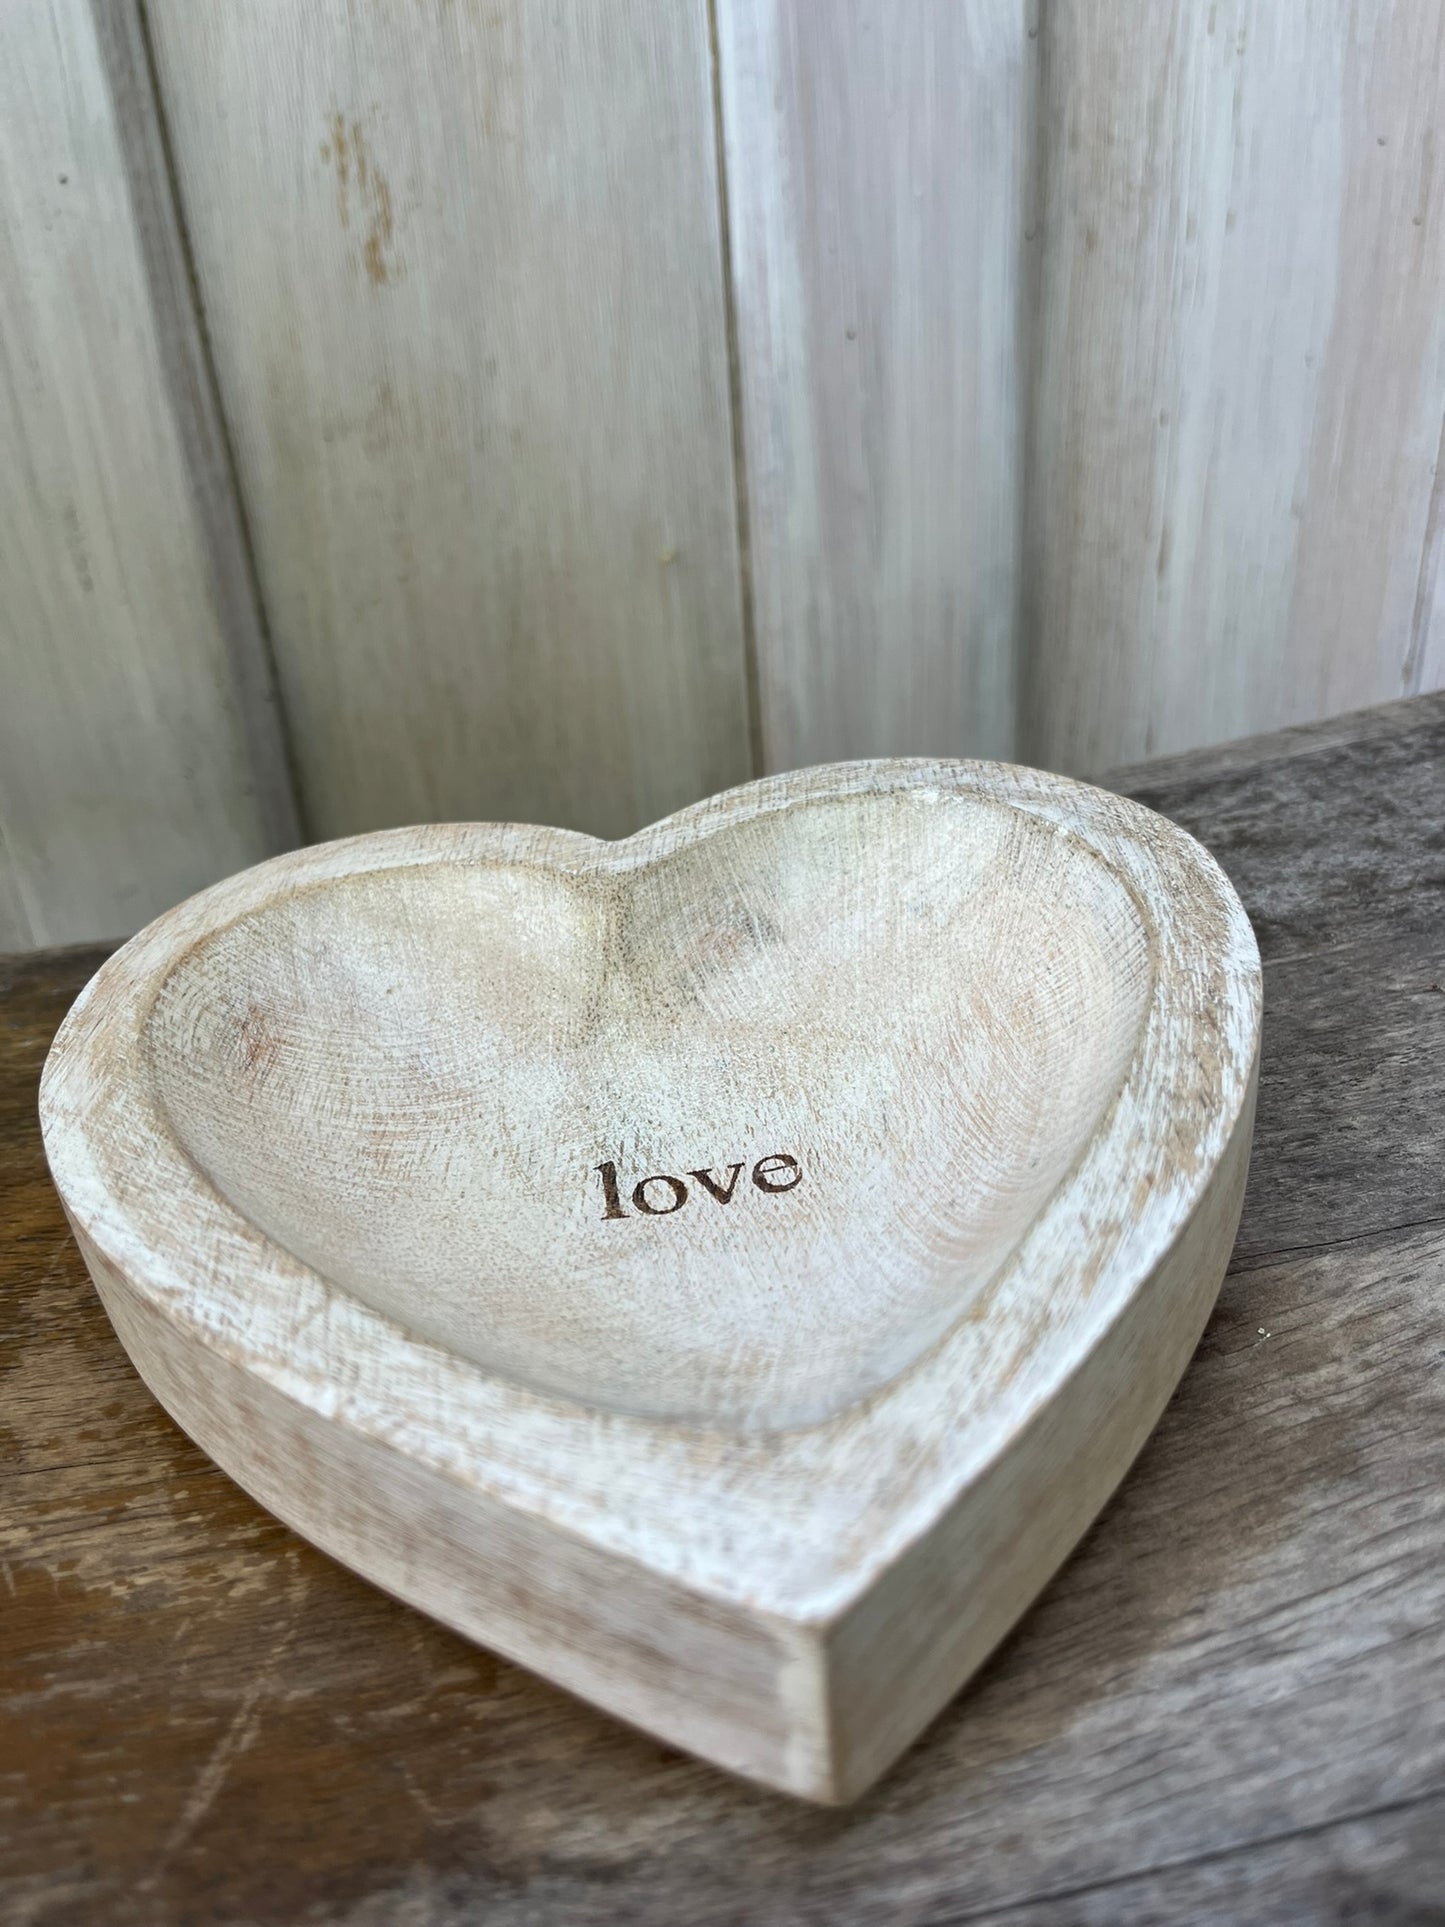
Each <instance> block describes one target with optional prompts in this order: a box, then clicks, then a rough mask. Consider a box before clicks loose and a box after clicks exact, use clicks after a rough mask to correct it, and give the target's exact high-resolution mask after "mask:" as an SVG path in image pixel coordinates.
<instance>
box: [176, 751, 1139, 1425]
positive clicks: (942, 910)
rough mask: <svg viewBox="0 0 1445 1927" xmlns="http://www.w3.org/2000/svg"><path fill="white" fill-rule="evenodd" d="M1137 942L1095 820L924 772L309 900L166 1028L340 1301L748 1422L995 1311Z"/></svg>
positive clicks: (1117, 1079) (427, 869)
mask: <svg viewBox="0 0 1445 1927" xmlns="http://www.w3.org/2000/svg"><path fill="white" fill-rule="evenodd" d="M622 847H624V848H625V846H622ZM1152 957H1153V946H1152V938H1151V933H1150V931H1149V929H1148V927H1147V925H1146V923H1145V921H1144V918H1143V916H1142V915H1141V912H1140V910H1139V908H1138V906H1137V905H1136V903H1135V900H1134V898H1133V897H1132V895H1131V894H1130V893H1129V891H1128V890H1127V889H1126V888H1125V886H1124V885H1123V883H1122V882H1121V881H1120V880H1119V879H1118V877H1117V876H1116V875H1115V874H1114V873H1113V871H1112V870H1110V869H1109V868H1108V867H1107V866H1106V865H1105V864H1104V863H1103V862H1102V861H1101V860H1100V859H1099V858H1098V857H1097V856H1096V855H1095V854H1094V853H1093V852H1092V851H1091V850H1090V849H1089V848H1088V847H1087V846H1086V845H1085V844H1083V843H1082V842H1081V841H1079V840H1078V839H1077V838H1074V837H1072V836H1070V835H1068V834H1066V833H1064V832H1061V831H1059V830H1058V829H1056V828H1054V827H1053V826H1052V825H1050V824H1049V823H1047V822H1046V821H1045V820H1043V819H1042V818H1040V817H1038V816H1035V815H1032V814H1029V813H1027V812H1025V811H1021V810H1015V809H1011V808H1009V807H1007V806H1005V805H1002V804H1000V803H997V802H993V801H990V800H985V799H982V798H979V797H975V796H971V795H968V794H967V793H956V792H950V793H946V794H945V793H942V792H935V791H929V790H923V789H910V790H904V791H898V792H894V793H885V794H867V795H859V796H853V797H846V798H841V799H825V800H817V801H810V802H807V803H802V804H797V805H794V806H792V807H790V808H788V809H786V810H782V811H778V812H776V813H773V814H770V815H764V816H760V817H755V818H752V819H750V820H746V821H742V822H734V823H730V824H727V825H725V826H724V827H722V828H719V829H717V830H715V831H714V832H713V833H712V834H709V835H706V836H704V837H702V838H701V840H697V841H694V842H692V843H690V844H688V845H686V846H685V847H682V848H679V849H677V850H675V851H673V852H672V853H671V854H667V855H662V856H657V857H654V858H653V859H652V860H650V861H648V862H646V863H644V864H641V865H636V866H633V867H623V866H622V865H621V864H620V863H619V862H618V861H617V860H616V857H615V853H612V852H609V851H608V850H606V849H605V848H604V850H603V851H602V853H601V854H599V857H598V860H597V863H596V867H595V868H589V867H586V865H585V862H584V861H581V860H579V861H578V862H577V863H576V864H574V866H573V867H571V868H568V869H560V868H551V867H541V866H533V865H528V864H522V863H513V862H502V861H497V862H492V863H483V862H476V863H465V864H462V863H437V864H432V865H422V866H413V867H407V868H399V869H387V870H377V871H371V872H367V873H362V874H357V875H353V876H349V877H346V878H342V879H340V880H336V881H330V882H324V883H318V884H316V885H314V886H312V887H309V888H306V889H302V890H300V891H296V892H293V893H291V894H289V895H287V896H285V897H283V898H279V899H277V900H275V901H272V902H271V903H269V904H267V905H266V906H265V907H264V908H262V909H261V910H259V911H256V912H254V913H252V914H250V915H248V916H246V917H244V918H242V919H241V920H240V921H238V922H236V923H233V924H231V925H229V926H227V927H225V928H222V929H220V930H218V931H217V932H216V933H215V934H214V935H212V936H210V937H208V938H207V939H206V940H205V941H203V942H202V943H200V944H198V945H197V946H195V947H194V948H193V949H191V950H190V951H189V952H188V953H187V954H186V955H185V956H184V957H183V958H182V960H181V961H180V962H179V963H178V964H177V965H176V967H175V968H174V969H173V970H172V972H171V974H170V976H169V977H168V978H167V980H166V982H165V984H164V985H163V987H162V989H161V992H160V994H159V996H158V998H157V1000H156V1003H155V1005H154V1008H153V1010H152V1013H151V1015H150V1018H149V1020H148V1024H147V1043H148V1049H149V1057H150V1064H151V1069H152V1073H153V1076H154V1079H155V1085H156V1092H157V1096H158V1099H159V1101H160V1103H161V1104H162V1106H163V1107H164V1109H165V1110H166V1112H167V1113H168V1114H169V1118H170V1121H171V1124H172V1126H173V1128H174V1130H175V1132H176V1134H177V1136H178V1138H179V1140H180V1142H181V1143H182V1144H183V1146H184V1147H185V1149H186V1151H187V1152H188V1154H189V1155H190V1157H191V1158H192V1159H193V1161H194V1162H195V1163H196V1164H197V1165H198V1166H199V1167H200V1169H201V1171H202V1172H203V1173H204V1174H205V1175H206V1176H207V1177H208V1178H209V1180H210V1181H211V1183H212V1184H213V1185H214V1186H215V1187H216V1189H217V1190H218V1191H219V1192H220V1193H221V1194H222V1195H223V1196H224V1197H225V1198H226V1199H227V1200H228V1201H229V1202H230V1203H231V1204H232V1205H233V1206H234V1207H235V1208H236V1209H237V1210H239V1211H240V1212H242V1213H243V1214H244V1215H245V1216H246V1217H247V1218H248V1219H250V1220H251V1221H252V1222H253V1223H254V1224H255V1225H256V1226H257V1227H258V1228H259V1229H260V1230H261V1231H262V1232H264V1233H265V1234H266V1235H267V1236H268V1237H270V1238H272V1239H274V1240H276V1241H277V1242H279V1243H280V1244H281V1245H283V1246H284V1247H286V1248H287V1249H288V1250H289V1251H290V1252H292V1253H293V1254H294V1255H295V1256H296V1257H298V1258H300V1259H302V1260H304V1261H305V1262H306V1263H307V1264H309V1265H310V1266H312V1267H314V1268H315V1269H316V1270H317V1271H318V1272H320V1273H322V1274H323V1275H324V1276H325V1277H326V1278H327V1279H329V1280H330V1281H331V1282H332V1284H334V1285H335V1286H337V1287H338V1288H340V1289H341V1290H343V1291H347V1292H351V1293H353V1294H355V1296H356V1297H358V1298H360V1299H362V1300H364V1301H365V1302H366V1303H367V1304H369V1305H371V1306H372V1307H374V1308H375V1309H377V1310H379V1311H382V1312H385V1313H387V1314H389V1315H390V1316H392V1317H394V1318H396V1319H398V1320H400V1321H401V1322H402V1323H403V1324H405V1325H407V1326H408V1327H410V1328H411V1329H412V1330H414V1331H416V1332H418V1333H420V1334H422V1335H424V1336H425V1337H428V1338H430V1339H432V1340H434V1341H435V1342H437V1343H438V1344H441V1345H443V1346H446V1347H447V1348H449V1349H450V1350H452V1351H454V1352H457V1353H460V1354H462V1355H464V1356H466V1357H469V1358H471V1359H473V1360H475V1361H476V1362H477V1363H478V1364H480V1365H482V1366H484V1367H486V1368H487V1369H489V1370H491V1371H494V1372H497V1373H500V1374H503V1375H504V1376H506V1377H508V1378H511V1379H513V1380H516V1381H520V1382H522V1383H525V1384H527V1385H529V1386H531V1387H533V1388H535V1389H537V1390H539V1391H541V1392H543V1393H547V1394H551V1395H554V1396H559V1397H562V1398H566V1399H568V1400H571V1401H581V1402H583V1403H585V1404H588V1405H591V1406H595V1407H600V1408H605V1409H612V1410H621V1411H626V1412H631V1413H635V1414H639V1415H645V1416H649V1417H658V1418H672V1419H678V1420H685V1421H688V1422H692V1423H697V1424H703V1425H708V1426H717V1427H723V1428H732V1429H744V1430H753V1429H759V1428H770V1427H780V1426H792V1425H799V1424H808V1423H813V1422H816V1421H819V1420H821V1419H824V1418H826V1417H828V1416H830V1415H832V1414H833V1413H836V1412H837V1411H839V1410H841V1409H842V1408H844V1407H846V1406H847V1405H850V1404H852V1403H854V1402H855V1401H857V1400H858V1399H860V1398H862V1397H864V1396H866V1395H867V1394H868V1393H870V1392H871V1391H874V1390H876V1389H877V1388H878V1387H879V1386H881V1385H883V1384H885V1383H886V1382H887V1381H888V1380H890V1379H891V1378H893V1377H894V1376H896V1374H897V1373H898V1372H900V1371H901V1370H903V1369H904V1368H906V1367H907V1366H908V1365H909V1364H910V1363H911V1362H912V1361H913V1360H914V1359H916V1358H917V1357H918V1356H919V1354H920V1353H921V1352H922V1351H924V1350H925V1349H926V1348H927V1347H928V1346H930V1345H931V1344H932V1343H933V1342H934V1341H935V1340H936V1339H938V1338H939V1337H941V1336H942V1334H943V1333H944V1332H945V1331H946V1330H947V1329H948V1328H949V1327H950V1326H951V1325H953V1324H954V1322H955V1321H956V1320H957V1319H959V1318H960V1317H964V1316H969V1315H974V1316H979V1315H982V1313H983V1311H984V1310H985V1308H986V1305H987V1301H988V1295H989V1284H990V1280H991V1279H992V1278H993V1277H994V1276H995V1275H996V1274H997V1272H998V1271H999V1269H1000V1267H1001V1265H1002V1264H1003V1263H1004V1261H1005V1260H1006V1259H1007V1257H1008V1256H1009V1254H1010V1252H1012V1251H1013V1250H1014V1248H1015V1247H1016V1246H1017V1245H1018V1243H1019V1241H1020V1239H1021V1238H1022V1237H1023V1236H1024V1234H1025V1233H1026V1232H1027V1230H1028V1229H1029V1226H1030V1225H1031V1223H1032V1222H1033V1220H1034V1219H1035V1218H1036V1216H1037V1215H1038V1213H1039V1211H1040V1209H1041V1208H1042V1206H1043V1205H1044V1204H1045V1202H1046V1201H1047V1200H1048V1198H1049V1197H1050V1196H1051V1194H1052V1193H1053V1192H1054V1191H1055V1190H1056V1189H1057V1187H1058V1186H1059V1184H1060V1183H1061V1182H1062V1181H1063V1180H1064V1179H1065V1178H1066V1177H1067V1175H1068V1174H1069V1172H1070V1170H1071V1168H1072V1167H1073V1166H1074V1165H1075V1164H1076V1163H1077V1161H1078V1159H1079V1158H1080V1156H1081V1154H1082V1153H1083V1151H1084V1149H1085V1148H1086V1146H1087V1144H1088V1142H1089V1139H1090V1137H1091V1135H1092V1133H1093V1132H1094V1130H1095V1128H1096V1126H1097V1125H1098V1124H1099V1123H1100V1122H1101V1121H1102V1119H1103V1117H1104V1115H1105V1113H1106V1112H1107V1110H1108V1109H1109V1107H1110V1105H1111V1104H1112V1102H1113V1100H1114V1098H1115V1096H1116V1094H1117V1093H1118V1091H1119V1089H1120V1087H1121V1085H1122V1083H1123V1080H1124V1078H1125V1076H1126V1073H1127V1071H1128V1067H1129V1063H1130V1060H1131V1057H1132V1056H1133V1053H1134V1051H1135V1048H1136V1046H1137V1044H1138V1042H1139V1040H1140V1036H1141V1031H1142V1026H1143V1023H1144V1019H1145V1015H1146V1012H1147V1009H1148V1004H1149V999H1150V990H1151V985H1152V982H1153V962H1152ZM237 1288H238V1289H243V1288H244V1286H243V1283H242V1282H241V1281H238V1284H237Z"/></svg>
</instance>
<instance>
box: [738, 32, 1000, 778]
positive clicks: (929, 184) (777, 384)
mask: <svg viewBox="0 0 1445 1927" xmlns="http://www.w3.org/2000/svg"><path fill="white" fill-rule="evenodd" d="M718 41H719V51H720V69H721V91H722V102H723V123H724V128H725V134H726V153H727V174H728V202H729V214H730V227H731V243H732V264H733V281H734V289H735V298H736V307H737V345H738V372H739V387H740V396H741V405H742V421H743V426H744V446H745V457H746V492H747V502H748V510H749V514H748V528H749V538H750V540H749V548H750V569H751V580H752V586H753V592H754V598H755V604H754V607H755V622H756V631H757V650H758V663H759V677H760V686H761V698H762V720H763V737H764V747H765V754H766V759H767V761H768V763H769V765H770V766H772V767H787V766H789V765H792V764H797V763H808V762H816V761H820V760H824V759H827V758H830V757H838V756H860V755H890V754H900V753H901V754H907V753H939V754H949V753H951V754H974V755H1008V754H1010V753H1011V752H1012V749H1013V743H1014V723H1015V701H1016V696H1015V683H1014V654H1013V634H1014V626H1015V614H1016V604H1017V596H1018V551H1019V529H1020V507H1021V505H1020V453H1021V451H1020V440H1021V434H1020V428H1021V406H1022V374H1023V370H1022V367H1021V357H1020V333H1021V329H1022V327H1023V325H1024V319H1025V305H1026V301H1025V290H1026V279H1027V277H1026V273H1025V257H1026V251H1027V243H1026V242H1025V239H1024V217H1025V211H1026V205H1027V190H1028V172H1029V165H1030V148H1031V134H1032V104H1033V91H1032V90H1033V78H1032V47H1031V40H1030V32H1029V21H1028V19H1027V18H1026V8H1025V5H1024V0H967V3H966V4H960V3H959V0H924V3H922V4H917V5H909V6H896V5H889V4H870V0H838V3H837V4H833V0H830V4H828V5H826V6H821V5H816V4H814V3H813V0H718Z"/></svg>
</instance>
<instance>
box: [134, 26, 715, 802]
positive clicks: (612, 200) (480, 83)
mask: <svg viewBox="0 0 1445 1927" xmlns="http://www.w3.org/2000/svg"><path fill="white" fill-rule="evenodd" d="M150 20H151V30H152V37H153V43H154V46H155V50H156V59H157V67H158V71H159V73H160V76H161V83H162V93H163V97H164V100H165V103H166V108H167V116H168V122H169V125H170V128H171V133H172V140H173V145H174V151H175V154H176V162H177V169H178V174H179V179H180V183H181V194H182V201H183V205H184V207H185V211H186V218H187V223H188V229H189V232H190V235H191V239H192V245H193V248H194V251H195V258H196V263H197V269H198V273H199V278H200V283H201V289H202V298H203V302H204V307H205V312H206V315H207V319H208V324H209V328H210V334H211V340H212V344H213V349H214V353H215V358H216V365H217V371H218V377H219V381H220V387H221V393H222V397H223V401H224V404H225V407H226V412H227V418H228V421H229V423H230V426H231V430H232V434H233V437H234V440H235V446H236V453H237V461H238V465H239V469H240V473H241V477H242V486H243V491H244V493H245V496H246V501H247V507H248V512H249V516H250V520H251V527H252V531H253V535H254V539H255V546H256V555H257V564H258V568H259V572H260V576H261V582H262V587H263V591H264V594H265V599H266V603H267V609H268V614H269V617H270V621H271V627H272V634H273V639H274V644H275V649H276V656H277V663H278V670H279V673H280V676H281V680H282V686H283V689H284V691H285V694H286V698H287V707H288V713H289V715H290V719H291V724H292V736H293V742H294V744H295V748H296V755H297V760H298V765H299V769H300V775H301V782H302V789H303V797H304V800H305V802H306V804H307V807H308V816H309V820H310V821H311V823H312V826H313V827H314V828H315V829H316V830H317V831H318V832H319V833H321V834H336V833H340V832H344V831H352V830H359V829H363V828H366V827H370V826H374V825H379V824H384V823H390V822H397V821H407V820H417V819H426V818H433V817H448V816H479V817H507V816H512V817H521V818H541V819H543V820H548V821H554V822H561V823H565V824H570V825H575V826H577V827H580V828H584V829H588V830H591V831H594V832H597V833H602V834H619V833H622V832H625V831H628V830H631V829H633V828H635V827H636V826H637V825H638V824H640V823H642V822H644V821H646V820H648V819H650V818H652V817H655V816H657V815H659V814H661V813H663V812H665V811H666V810H668V809H670V808H672V807H674V806H676V805H678V804H680V803H682V802H684V801H685V800H687V799H688V798H690V797H692V796H694V795H697V794H699V793H701V792H705V791H708V790H713V789H717V788H721V787H724V786H725V785H727V784H728V783H731V782H734V781H738V780H741V779H744V778H746V776H747V775H748V774H749V773H750V758H749V751H748V732H747V713H746V693H745V692H746V681H745V665H744V653H743V641H742V620H741V593H740V581H739V567H738V551H737V513H736V500H735V493H734V479H733V472H732V435H731V424H730V420H729V408H728V384H727V353H726V331H725V325H724V307H723V283H722V248H721V235H720V230H719V210H718V183H717V178H716V171H715V141H714V132H713V123H712V86H711V73H710V63H709V48H708V37H707V21H706V12H705V7H704V3H703V0H687V4H686V5H680V6H677V7H642V8H618V7H614V6H612V5H610V4H606V0H585V4H578V5H573V6H568V7H565V8H553V7H544V6H535V5H532V4H530V0H495V3H494V4H492V5H490V6H460V5H449V4H441V3H440V0H438V4H435V5H421V6H410V5H409V6H402V5H400V4H394V3H392V0H376V4H372V5H368V6H366V7H361V8H357V7H350V6H344V5H342V4H340V0H328V4H325V5H316V6H310V7H301V6H297V5H295V4H294V0H250V3H249V4H246V5H238V6H232V7H224V8H221V7H214V8H213V7H204V8H203V7H195V6H192V5H190V4H189V3H188V0H156V3H155V4H153V5H152V6H151V8H150Z"/></svg>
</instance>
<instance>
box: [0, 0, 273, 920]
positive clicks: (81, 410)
mask: <svg viewBox="0 0 1445 1927" xmlns="http://www.w3.org/2000/svg"><path fill="white" fill-rule="evenodd" d="M131 110H132V111H133V112H143V111H144V102H143V101H139V100H137V101H132V103H131ZM123 147H124V143H123V141H122V138H121V132H120V128H119V125H118V121H117V109H116V104H115V101H114V99H113V97H112V94H111V90H110V87H109V84H108V81H107V78H106V75H105V71H104V66H103V62H102V58H101V52H100V48H99V46H98V44H97V40H96V33H95V28H94V25H93V22H92V17H91V13H90V9H89V7H88V6H87V5H86V4H85V0H49V3H48V4H45V5H42V6H36V7H33V8H6V9H5V10H4V15H3V20H0V178H3V186H4V192H3V196H0V447H3V449H4V451H5V452H4V459H3V461H0V555H3V558H4V565H3V567H4V576H3V593H0V648H3V651H4V656H5V671H4V674H5V699H4V701H3V703H0V945H3V946H5V947H8V948H14V947H16V946H19V945H23V944H30V943H35V944H40V943H59V942H65V941H67V940H74V939H77V938H82V937H99V936H112V935H118V934H121V933H123V932H126V931H129V930H132V929H134V928H135V927H136V926H137V925H138V924H141V923H144V922H146V921H147V920H148V919H149V918H150V917H152V916H154V915H156V914H157V913H158V912H159V911H160V910H162V909H163V908H164V907H165V906H166V905H167V904H170V903H173V902H175V900H176V899H177V898H178V897H182V896H185V895H186V894H188V893H189V892H190V891H193V890H196V889H198V888H200V887H201V885H203V884H205V883H208V882H210V881H212V880H213V879H214V878H215V877H217V876H221V875H224V874H225V873H226V872H227V871H230V870H234V869H238V868H240V867H241V866H243V865H244V864H247V863H250V862H254V861H255V860H256V859H257V858H258V857H261V856H264V855H265V854H267V852H268V850H269V849H270V848H273V847H275V839H274V836H273V834H272V830H271V828H270V827H268V817H267V811H266V809H265V808H263V806H262V802H261V799H260V797H259V796H258V793H257V784H256V778H255V774H254V772H253V770H252V768H251V766H250V763H249V760H248V753H247V737H246V731H245V729H244V727H243V725H242V719H241V705H240V702H239V699H238V696H237V694H236V686H235V682H234V679H233V673H232V666H231V662H230V658H229V656H228V652H227V647H226V639H225V624H224V622H223V620H222V616H221V613H220V611H219V609H218V606H217V602H216V599H215V584H214V581H213V577H212V573H211V566H210V559H209V556H208V553H207V546H206V541H205V533H204V529H203V527H202V522H201V519H200V517H199V515H198V512H197V509H196V507H195V504H194V501H193V498H192V494H191V476H190V473H189V471H188V468H187V464H186V460H185V453H184V448H183V437H182V434H181V432H180V429H179V428H178V425H177V417H176V415H175V413H174V411H173V407H172V399H173V397H172V393H171V390H170V388H169V386H168V379H167V374H166V368H165V362H164V354H163V344H162V341H161V332H160V329H159V327H158V325H157V319H156V309H155V307H154V305H153V302H152V294H151V289H150V286H149V284H148V281H147V274H146V259H147V256H146V247H145V245H144V242H143V238H142V236H141V233H140V230H139V226H138V217H137V214H136V211H135V206H134V203H133V201H132V198H131V195H130V193H129V191H128V186H127V173H126V168H125V164H124V156H123Z"/></svg>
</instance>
